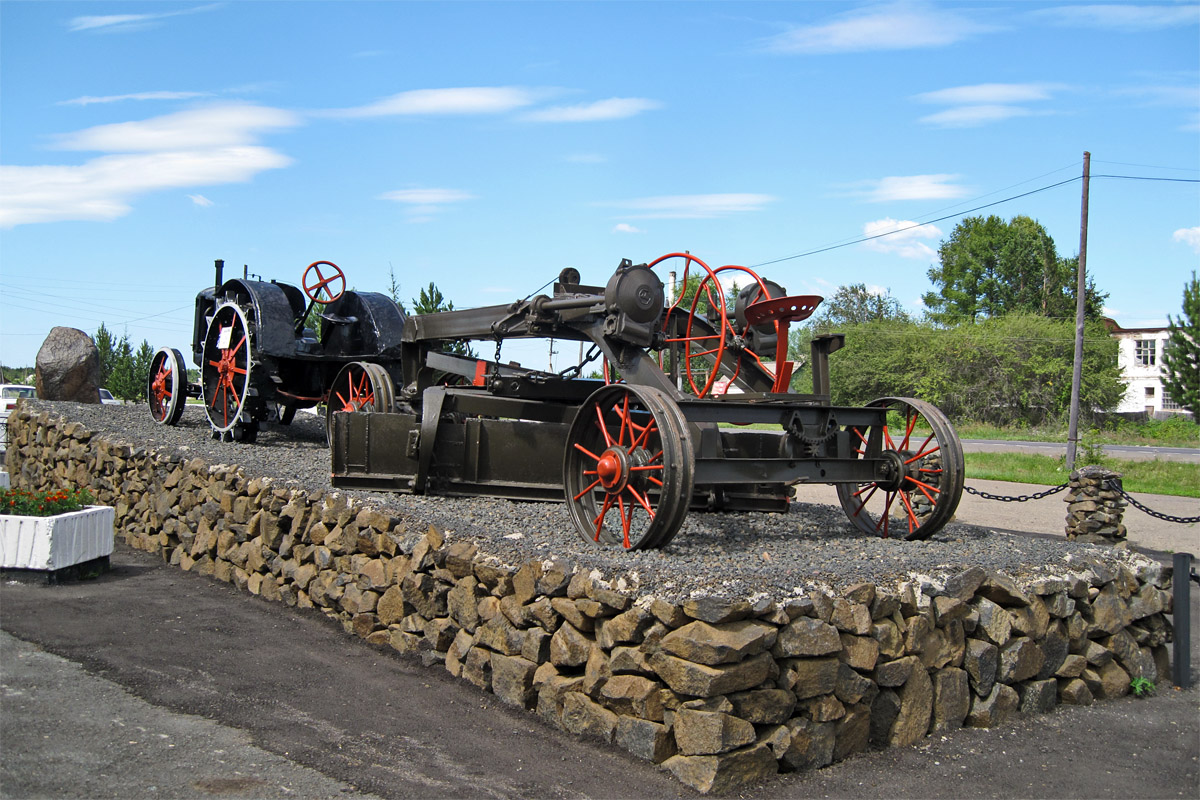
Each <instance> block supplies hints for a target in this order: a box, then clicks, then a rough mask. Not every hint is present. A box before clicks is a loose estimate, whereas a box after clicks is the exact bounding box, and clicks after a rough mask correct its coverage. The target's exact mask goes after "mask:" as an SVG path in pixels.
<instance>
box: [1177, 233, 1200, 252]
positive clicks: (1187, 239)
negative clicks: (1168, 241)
mask: <svg viewBox="0 0 1200 800" xmlns="http://www.w3.org/2000/svg"><path fill="white" fill-rule="evenodd" d="M1171 238H1172V239H1174V240H1175V241H1177V242H1183V243H1184V244H1186V245H1187V246H1188V247H1190V248H1192V249H1193V250H1195V251H1196V252H1197V253H1200V227H1196V228H1180V229H1179V230H1177V231H1175V233H1174V234H1172V236H1171Z"/></svg>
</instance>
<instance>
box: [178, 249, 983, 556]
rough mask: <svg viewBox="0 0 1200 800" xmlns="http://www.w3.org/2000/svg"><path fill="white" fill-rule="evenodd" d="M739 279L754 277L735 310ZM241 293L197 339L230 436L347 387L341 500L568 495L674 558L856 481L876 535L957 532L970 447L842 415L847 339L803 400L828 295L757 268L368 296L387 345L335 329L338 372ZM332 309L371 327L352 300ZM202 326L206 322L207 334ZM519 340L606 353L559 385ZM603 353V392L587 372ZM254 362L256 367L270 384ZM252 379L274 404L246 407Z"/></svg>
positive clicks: (335, 429)
mask: <svg viewBox="0 0 1200 800" xmlns="http://www.w3.org/2000/svg"><path fill="white" fill-rule="evenodd" d="M679 260H682V264H683V277H682V279H681V280H682V284H683V285H684V286H690V285H694V286H695V291H694V292H692V291H690V290H689V291H688V292H681V293H678V294H677V296H676V297H675V298H674V300H673V301H672V302H670V303H668V299H667V297H666V292H665V291H664V285H663V282H662V280H660V278H659V276H658V274H656V273H655V271H654V269H655V267H658V266H659V265H661V264H664V263H667V262H671V263H678V261H679ZM693 272H694V274H692V273H693ZM689 277H692V278H693V281H692V283H690V284H689V281H688V278H689ZM722 278H724V279H725V280H727V281H728V280H730V279H733V278H737V279H740V280H743V281H745V288H743V289H741V290H740V292H739V293H738V294H737V297H736V302H734V303H732V309H730V308H728V304H727V301H726V295H725V290H724V287H723V286H722V283H721V279H722ZM231 283H232V284H234V286H233V287H230V288H232V293H231V292H230V288H226V289H225V290H223V291H221V292H219V293H217V295H218V296H219V297H220V298H221V299H220V300H219V302H218V297H214V298H212V301H213V302H214V303H216V305H215V316H212V322H209V323H208V325H207V333H206V334H204V336H203V340H202V341H203V347H202V348H201V347H200V346H199V344H198V345H197V355H198V358H199V359H200V362H201V364H202V369H203V370H204V387H203V388H204V397H205V404H206V407H208V408H209V418H210V419H211V420H213V427H214V430H225V429H236V427H237V424H238V423H237V419H238V418H239V413H240V414H242V415H245V413H246V411H245V409H244V408H243V406H244V405H245V404H247V403H250V405H251V411H250V414H249V418H250V419H254V415H255V414H256V413H259V412H257V411H255V410H253V409H256V408H258V406H255V405H253V403H260V404H261V403H263V402H264V401H269V400H272V399H274V401H275V402H276V403H283V406H284V408H285V413H286V409H287V408H288V406H289V404H293V405H294V404H298V403H305V402H315V401H316V398H317V397H319V396H320V395H321V387H328V395H329V397H330V398H331V399H333V400H334V402H332V403H331V404H330V413H329V417H328V423H329V431H330V437H331V449H332V465H333V468H332V483H333V485H334V486H335V487H346V488H356V489H369V490H386V491H398V492H413V493H429V494H444V495H467V496H470V495H491V496H501V497H509V498H514V499H524V500H556V501H565V502H566V504H567V507H568V509H569V511H570V515H571V518H572V520H573V521H574V524H575V527H576V529H577V530H578V532H579V533H580V535H582V536H583V537H584V538H585V539H587V540H589V541H593V542H596V543H599V544H602V545H610V546H615V547H623V548H626V549H645V548H654V547H663V546H665V545H666V544H667V543H668V542H669V541H670V540H671V538H672V537H673V536H674V535H675V533H676V532H677V531H678V530H679V528H680V526H681V525H682V523H683V520H684V518H685V516H686V515H687V513H688V511H689V510H719V509H730V510H763V511H783V510H786V508H787V505H788V500H789V497H790V487H791V486H792V485H794V484H797V483H801V482H813V483H826V484H834V485H836V487H837V492H838V497H839V498H840V500H841V504H842V507H843V508H844V509H845V511H846V514H847V515H848V517H849V518H850V520H851V522H853V524H855V525H856V526H857V527H858V528H860V529H862V530H863V531H866V532H868V533H871V534H875V535H880V536H901V537H904V538H908V539H923V538H926V537H928V536H930V535H932V534H933V533H935V532H936V531H938V530H939V529H941V528H942V526H943V525H945V524H946V523H947V522H948V521H949V520H950V519H951V518H952V517H953V515H954V512H955V509H956V508H957V507H958V502H959V499H960V497H961V494H962V491H963V455H962V447H961V444H960V442H959V440H958V437H957V435H956V434H955V433H954V430H953V428H952V427H951V425H950V423H949V421H948V420H947V419H946V417H945V416H944V415H943V414H942V413H941V412H940V411H938V409H936V408H934V407H933V406H932V405H930V404H928V403H925V402H923V401H921V400H916V399H911V398H900V397H886V398H882V399H879V400H876V401H874V402H872V403H870V404H868V405H867V406H865V407H858V408H846V407H836V406H833V405H831V404H830V395H829V356H830V354H831V353H833V352H834V351H836V350H838V349H839V348H840V347H841V346H842V344H843V342H844V337H843V336H842V335H841V334H828V335H821V336H817V337H815V338H814V339H813V341H812V345H811V351H810V353H809V354H808V364H807V366H808V369H809V370H810V372H811V376H812V393H810V394H798V393H794V392H792V391H790V390H789V386H790V384H791V382H792V373H793V370H794V368H795V367H796V366H797V365H796V364H795V363H794V362H793V361H790V360H789V359H788V355H789V354H788V328H789V325H790V323H793V322H798V321H800V320H803V319H806V318H807V317H808V316H809V315H811V314H812V312H813V311H814V310H815V309H816V307H817V305H818V304H819V303H820V302H821V298H819V297H812V296H788V295H787V293H786V291H785V290H784V289H783V288H782V287H781V286H779V285H778V284H775V283H773V282H771V281H768V280H764V279H762V278H760V277H759V276H758V275H756V274H755V273H754V272H753V271H751V270H749V269H746V268H744V267H736V266H725V267H720V268H718V269H711V268H710V267H709V266H708V265H706V264H704V262H702V261H700V260H699V259H698V258H696V257H694V256H691V255H689V254H685V253H672V254H669V255H666V256H663V257H662V258H659V259H657V260H655V261H653V262H651V263H649V264H638V265H635V264H633V263H631V262H629V261H622V262H621V264H620V265H619V266H618V267H617V270H616V272H615V273H614V274H613V275H612V277H611V278H610V279H609V280H608V282H607V285H605V286H603V287H601V286H588V285H584V284H582V283H581V282H580V275H579V273H578V272H577V271H576V270H575V269H572V268H568V269H565V270H563V271H562V272H561V274H560V275H559V276H558V280H557V281H556V282H554V286H553V289H552V293H551V294H548V295H546V294H543V295H538V296H536V297H532V298H527V299H524V300H519V301H517V302H514V303H512V304H510V305H498V306H491V307H486V308H475V309H466V310H456V311H447V312H440V313H435V314H425V315H413V316H408V317H401V316H400V315H399V312H398V311H395V310H394V308H393V307H394V304H390V306H389V310H388V312H387V314H386V315H385V314H384V313H383V312H382V310H378V311H376V310H375V308H376V307H375V306H372V305H370V304H369V303H367V302H366V301H365V300H364V299H359V300H358V301H356V302H357V303H360V304H361V308H363V309H366V308H370V309H372V311H373V313H375V314H376V317H375V318H376V320H377V321H376V326H375V332H374V333H373V338H372V339H371V340H370V346H367V347H363V346H358V345H356V346H353V347H352V346H350V343H349V342H348V341H346V342H345V343H344V344H343V343H342V340H340V339H335V340H334V341H333V342H328V341H326V339H325V337H327V336H329V335H331V334H333V335H334V336H336V335H338V334H340V333H342V332H347V333H348V332H352V331H360V329H361V327H362V317H363V316H364V315H363V314H362V312H359V311H354V312H353V315H355V316H358V317H359V318H360V319H359V322H358V323H357V325H352V326H350V327H347V328H344V329H343V328H339V327H337V326H338V325H343V324H344V323H343V322H341V321H339V319H337V318H335V319H333V320H328V319H327V322H328V326H326V325H325V324H323V325H322V330H323V335H322V338H321V345H320V347H322V348H323V349H322V350H321V351H320V353H321V354H322V355H321V356H320V357H318V356H316V354H315V353H314V354H312V355H308V354H303V353H302V352H301V351H300V349H299V344H298V343H299V341H300V340H301V337H300V332H301V331H300V327H299V322H297V320H300V319H302V315H301V314H300V310H301V308H300V305H301V304H300V303H298V302H297V301H292V300H291V298H290V296H288V295H287V294H286V291H285V289H284V288H283V287H277V288H273V289H271V291H272V292H274V293H277V294H280V296H281V297H284V298H287V299H288V302H289V303H290V305H288V306H283V308H284V310H285V311H286V310H287V309H291V311H292V316H291V317H290V318H288V320H289V322H290V325H291V327H290V328H287V329H285V330H283V331H280V332H278V336H279V338H280V339H281V340H282V341H280V342H276V341H275V340H272V341H271V342H269V343H266V342H264V340H265V339H266V333H267V332H266V326H265V325H264V323H265V322H266V321H267V317H266V315H265V314H263V313H262V312H260V311H258V308H257V306H254V308H255V313H256V316H255V317H254V318H253V319H251V318H250V317H249V314H248V309H249V308H250V307H251V306H250V304H249V303H248V302H247V298H246V297H243V294H248V295H249V299H253V298H254V297H255V296H256V294H255V292H254V291H247V290H249V289H250V288H251V287H244V286H243V284H242V282H231ZM306 285H308V284H306ZM317 285H320V281H317ZM227 286H228V285H227ZM262 286H263V285H259V287H254V288H255V289H260V288H261V287H262ZM309 297H310V298H311V299H313V300H314V301H316V298H315V297H313V294H311V293H310V294H309ZM360 297H361V298H378V297H379V296H378V295H365V294H364V295H361V296H360ZM388 302H389V303H390V301H388ZM342 303H346V301H345V300H343V301H342ZM331 312H332V313H333V314H335V315H340V317H342V318H344V317H347V316H351V315H352V314H351V311H350V310H348V309H346V308H345V307H344V306H342V307H336V308H335V306H334V304H332V303H330V304H329V305H327V306H326V315H325V316H326V317H327V318H328V317H329V316H330V313H331ZM205 313H206V315H207V314H208V312H207V311H206V312H205ZM200 318H201V315H200V311H199V310H198V312H197V320H198V322H197V325H198V326H199V320H200ZM382 319H386V320H387V321H388V324H387V325H380V324H379V320H382ZM256 326H257V331H258V335H259V337H260V339H259V341H257V342H255V341H254V340H253V335H254V333H255V330H256ZM197 330H198V331H199V327H198V329H197ZM227 330H229V331H230V332H229V333H226V331H227ZM248 330H249V331H250V337H251V338H250V339H248V340H247V341H250V342H251V343H252V346H253V347H257V348H259V350H263V351H265V353H266V354H267V356H269V357H270V359H274V361H273V363H274V364H276V367H275V368H274V369H273V370H271V369H268V370H267V372H268V375H267V376H266V378H264V379H263V380H262V381H260V382H257V383H256V382H254V381H253V380H249V379H248V378H251V379H252V378H253V375H254V371H255V369H257V368H258V367H257V363H258V362H256V361H255V358H257V357H256V356H254V355H253V354H252V352H251V351H250V350H247V352H246V353H245V354H244V356H243V354H242V350H241V349H240V348H241V347H242V346H243V339H246V331H248ZM197 337H198V338H197V342H200V341H201V338H200V334H199V333H198V334H197ZM515 338H553V339H558V340H574V341H578V342H581V343H582V345H590V349H589V350H588V353H587V355H585V356H582V357H581V358H580V363H579V364H576V365H574V366H572V367H570V368H568V369H566V370H564V371H562V372H557V373H556V372H544V371H540V370H535V369H529V368H525V367H521V366H519V365H517V364H512V363H509V364H506V363H504V362H503V361H502V358H501V353H502V346H503V344H504V342H505V341H506V340H509V339H515ZM289 339H290V340H294V342H295V344H292V343H291V342H290V341H289ZM462 340H474V341H477V342H489V343H494V344H495V350H496V353H495V357H494V359H491V360H487V359H480V358H476V357H473V356H469V355H462V354H456V353H455V352H452V350H453V348H451V347H449V346H447V345H448V344H449V343H452V342H457V341H462ZM305 341H307V339H305ZM264 344H266V347H264ZM331 344H332V345H333V346H332V347H331ZM582 345H581V347H580V350H581V352H582V350H583V347H582ZM289 346H294V347H295V348H296V349H295V350H288V347H289ZM201 350H202V351H203V352H201ZM359 352H362V353H365V354H366V355H364V356H363V357H362V358H361V359H355V360H350V361H349V363H343V364H342V366H340V368H339V371H338V372H337V374H336V376H335V377H333V378H332V379H331V380H328V377H329V375H330V372H329V369H331V368H332V366H333V364H334V363H338V362H343V361H346V360H347V359H349V358H350V357H351V354H352V353H359ZM597 358H602V359H603V361H602V366H603V371H602V372H601V373H600V374H603V375H604V377H603V378H585V377H582V372H583V369H584V367H585V365H586V364H588V363H590V362H591V361H593V360H595V359H597ZM225 364H230V365H231V366H230V367H224V366H222V365H225ZM244 364H255V366H254V367H252V368H251V370H250V376H246V375H244V374H243V371H242V370H243V369H244V366H243V365H244ZM231 381H232V382H233V383H234V384H236V385H237V386H241V387H250V388H256V389H257V395H253V394H249V388H243V389H239V390H238V391H237V392H236V393H235V392H234V391H233V390H232V389H230V383H231ZM238 398H242V399H238Z"/></svg>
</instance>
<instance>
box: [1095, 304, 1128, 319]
mask: <svg viewBox="0 0 1200 800" xmlns="http://www.w3.org/2000/svg"><path fill="white" fill-rule="evenodd" d="M1100 313H1101V314H1103V315H1104V316H1106V317H1111V318H1116V317H1121V316H1124V315H1125V312H1124V311H1118V310H1117V309H1115V308H1109V307H1108V306H1103V307H1102V308H1101V309H1100Z"/></svg>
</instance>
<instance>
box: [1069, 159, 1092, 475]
mask: <svg viewBox="0 0 1200 800" xmlns="http://www.w3.org/2000/svg"><path fill="white" fill-rule="evenodd" d="M1091 176H1092V154H1091V153H1089V152H1088V151H1086V150H1084V151H1083V202H1082V207H1081V209H1080V212H1079V270H1078V275H1077V278H1076V280H1077V284H1076V289H1075V365H1074V369H1073V370H1072V373H1071V420H1070V423H1069V424H1068V425H1067V472H1068V473H1070V472H1071V470H1073V469H1075V448H1076V446H1077V445H1078V444H1079V385H1080V383H1082V381H1083V317H1084V310H1085V303H1084V299H1085V298H1084V292H1085V291H1086V290H1087V233H1088V185H1089V183H1090V181H1091Z"/></svg>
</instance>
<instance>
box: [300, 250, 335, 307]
mask: <svg viewBox="0 0 1200 800" xmlns="http://www.w3.org/2000/svg"><path fill="white" fill-rule="evenodd" d="M323 266H325V267H331V268H332V269H331V270H324V271H323V270H322V269H321V267H323ZM325 272H329V273H330V274H329V277H326V276H325ZM300 283H301V286H303V287H304V294H305V295H306V296H307V297H308V299H309V300H312V301H313V302H314V303H322V304H324V303H332V302H333V301H334V300H337V299H338V298H339V297H341V296H342V295H343V294H344V293H345V291H346V274H345V273H344V272H342V268H341V267H339V266H338V265H337V264H334V263H333V262H332V261H314V262H313V263H311V264H309V265H308V267H307V268H306V269H305V270H304V277H303V279H302V280H301V282H300ZM331 286H335V287H337V291H336V292H335V291H334V290H333V289H332V288H330V287H331Z"/></svg>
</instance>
